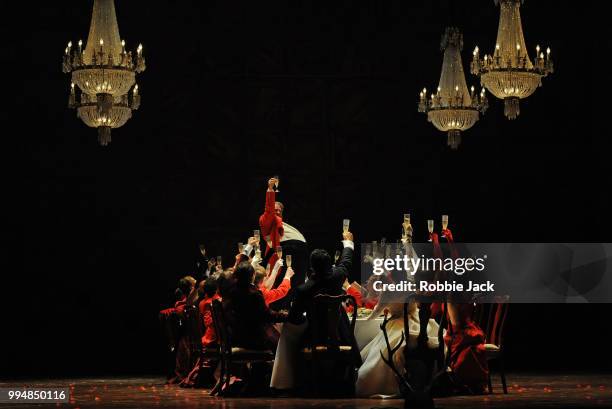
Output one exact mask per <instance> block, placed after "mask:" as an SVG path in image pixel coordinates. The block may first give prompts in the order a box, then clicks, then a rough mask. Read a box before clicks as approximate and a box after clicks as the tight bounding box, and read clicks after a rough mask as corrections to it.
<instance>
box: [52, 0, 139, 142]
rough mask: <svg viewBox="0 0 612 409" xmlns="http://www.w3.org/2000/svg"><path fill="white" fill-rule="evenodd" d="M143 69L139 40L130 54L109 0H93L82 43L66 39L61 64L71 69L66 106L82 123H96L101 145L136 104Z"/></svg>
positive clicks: (122, 122) (109, 138)
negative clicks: (84, 40)
mask: <svg viewBox="0 0 612 409" xmlns="http://www.w3.org/2000/svg"><path fill="white" fill-rule="evenodd" d="M145 68H146V65H145V58H144V56H143V53H142V45H139V46H138V48H137V49H136V56H135V57H134V55H133V54H132V52H131V51H126V48H125V41H124V40H121V37H120V36H119V26H118V25H117V15H116V13H115V4H114V0H94V6H93V13H92V17H91V26H90V28H89V36H88V37H87V45H86V46H85V48H83V41H82V40H79V42H78V44H77V47H73V45H72V42H69V43H68V46H67V47H66V50H65V52H64V58H63V63H62V69H63V71H64V73H66V74H68V73H72V82H71V84H70V97H69V100H68V106H69V107H70V108H74V109H76V111H77V116H78V117H79V118H81V120H82V121H83V122H84V123H85V124H86V125H87V126H89V127H92V128H98V142H99V143H100V145H102V146H106V145H108V144H109V143H110V141H111V129H113V128H119V127H121V126H123V124H125V123H126V122H127V121H128V119H130V118H131V117H132V111H135V110H137V109H138V108H139V106H140V93H139V90H138V85H137V84H136V74H137V73H141V72H143V71H144V70H145ZM130 91H131V92H130Z"/></svg>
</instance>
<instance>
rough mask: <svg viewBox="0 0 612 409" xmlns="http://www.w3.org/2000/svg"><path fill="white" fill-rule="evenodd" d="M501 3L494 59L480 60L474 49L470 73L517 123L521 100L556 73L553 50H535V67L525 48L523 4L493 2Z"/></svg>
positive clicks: (503, 0) (509, 0)
mask: <svg viewBox="0 0 612 409" xmlns="http://www.w3.org/2000/svg"><path fill="white" fill-rule="evenodd" d="M494 1H495V4H498V3H499V6H500V15H499V28H498V29H497V43H496V45H495V51H494V53H493V55H490V54H485V55H484V57H483V58H482V59H481V58H480V50H479V49H478V47H476V48H475V49H474V52H473V55H474V59H473V61H472V65H471V71H472V74H474V75H480V82H481V84H482V85H483V86H485V87H486V88H487V89H488V90H489V91H490V92H491V93H492V94H493V95H495V96H496V97H497V98H499V99H503V100H504V104H505V107H504V113H505V115H506V117H508V119H515V118H516V117H517V116H518V115H519V113H520V108H519V100H520V99H522V98H527V97H528V96H530V95H531V94H533V93H534V91H535V90H536V88H538V87H539V86H541V85H542V77H545V76H547V75H548V74H551V73H552V72H553V63H552V59H551V58H550V48H547V49H546V57H545V56H544V52H543V51H542V50H540V46H539V45H538V46H537V47H536V53H535V59H534V62H533V63H532V62H531V60H530V59H529V55H528V53H527V47H525V39H524V37H523V28H522V24H521V12H520V6H521V3H522V2H523V1H524V0H494Z"/></svg>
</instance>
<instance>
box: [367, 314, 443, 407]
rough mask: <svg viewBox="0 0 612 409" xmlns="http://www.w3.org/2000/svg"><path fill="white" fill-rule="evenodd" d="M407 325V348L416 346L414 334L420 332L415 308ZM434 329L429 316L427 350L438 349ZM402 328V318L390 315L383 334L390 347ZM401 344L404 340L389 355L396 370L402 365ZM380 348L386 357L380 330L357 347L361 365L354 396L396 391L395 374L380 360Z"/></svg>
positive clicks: (400, 333) (436, 335) (435, 326)
mask: <svg viewBox="0 0 612 409" xmlns="http://www.w3.org/2000/svg"><path fill="white" fill-rule="evenodd" d="M408 325H409V326H410V337H409V338H408V348H410V349H416V347H417V337H418V333H419V331H420V326H419V312H418V310H417V311H415V312H414V314H412V315H411V316H410V320H409V321H408ZM438 328H439V326H438V323H437V322H436V321H435V320H433V319H430V320H429V324H428V325H427V335H428V336H429V339H428V340H427V346H428V347H429V348H431V349H435V348H438ZM402 331H404V320H403V318H402V317H401V316H400V317H397V318H393V319H391V320H390V321H389V322H388V324H387V334H388V336H389V343H390V344H391V346H392V347H394V346H395V345H397V343H398V342H399V340H400V339H401V336H402ZM405 346H406V344H405V343H404V344H403V345H402V346H401V347H400V348H399V350H398V351H397V352H396V353H395V354H394V355H393V361H394V362H395V366H396V368H398V370H400V371H402V369H403V368H404V352H403V351H404V348H405ZM380 351H382V352H383V354H384V355H385V358H387V357H388V353H387V344H386V343H385V338H384V335H383V332H382V331H380V332H379V333H378V334H377V335H376V337H374V339H373V340H372V341H370V343H369V344H368V345H366V346H365V347H364V348H363V349H362V350H361V359H362V361H363V364H362V365H361V367H360V368H359V372H358V376H357V384H356V385H355V390H356V395H357V396H359V397H374V396H376V397H380V396H379V395H397V394H399V387H398V384H397V379H396V377H395V374H394V373H393V371H392V370H391V368H389V366H387V364H385V362H384V361H383V360H382V357H381V356H380ZM402 372H403V371H402Z"/></svg>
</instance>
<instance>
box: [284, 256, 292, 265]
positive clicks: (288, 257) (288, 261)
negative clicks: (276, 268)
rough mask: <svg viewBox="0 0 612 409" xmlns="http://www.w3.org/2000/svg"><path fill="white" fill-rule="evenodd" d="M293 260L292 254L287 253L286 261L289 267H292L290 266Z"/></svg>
mask: <svg viewBox="0 0 612 409" xmlns="http://www.w3.org/2000/svg"><path fill="white" fill-rule="evenodd" d="M291 261H292V260H291V254H287V255H286V256H285V263H286V264H287V268H290V267H291Z"/></svg>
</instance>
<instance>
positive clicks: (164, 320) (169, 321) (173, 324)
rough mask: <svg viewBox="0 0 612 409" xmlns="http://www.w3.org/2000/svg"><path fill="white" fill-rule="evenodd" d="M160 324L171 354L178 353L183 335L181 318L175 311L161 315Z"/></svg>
mask: <svg viewBox="0 0 612 409" xmlns="http://www.w3.org/2000/svg"><path fill="white" fill-rule="evenodd" d="M159 322H160V325H161V327H162V331H163V332H164V338H165V340H166V345H167V347H168V351H169V352H176V347H177V344H178V340H179V338H180V333H181V318H180V317H179V316H178V314H177V313H176V312H175V311H172V312H171V313H168V314H164V313H160V314H159Z"/></svg>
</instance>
